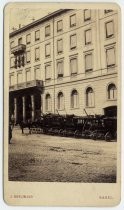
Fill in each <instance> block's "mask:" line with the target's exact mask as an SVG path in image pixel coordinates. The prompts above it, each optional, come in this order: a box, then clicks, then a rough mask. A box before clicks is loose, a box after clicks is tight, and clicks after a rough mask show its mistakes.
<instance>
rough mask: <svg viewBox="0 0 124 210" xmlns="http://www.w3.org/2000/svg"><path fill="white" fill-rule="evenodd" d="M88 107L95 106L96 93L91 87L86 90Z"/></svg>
mask: <svg viewBox="0 0 124 210" xmlns="http://www.w3.org/2000/svg"><path fill="white" fill-rule="evenodd" d="M86 106H88V107H93V106H94V92H93V89H92V88H91V87H88V88H87V90H86Z"/></svg>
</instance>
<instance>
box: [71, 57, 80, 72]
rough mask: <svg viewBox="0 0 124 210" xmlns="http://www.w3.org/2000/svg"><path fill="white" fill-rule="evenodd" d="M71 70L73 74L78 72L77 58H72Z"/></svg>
mask: <svg viewBox="0 0 124 210" xmlns="http://www.w3.org/2000/svg"><path fill="white" fill-rule="evenodd" d="M70 71H71V75H75V74H77V71H78V65H77V58H71V59H70Z"/></svg>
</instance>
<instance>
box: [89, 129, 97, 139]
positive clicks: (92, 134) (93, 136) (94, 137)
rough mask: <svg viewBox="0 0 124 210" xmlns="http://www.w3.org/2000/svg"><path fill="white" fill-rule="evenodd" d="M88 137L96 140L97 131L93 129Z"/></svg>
mask: <svg viewBox="0 0 124 210" xmlns="http://www.w3.org/2000/svg"><path fill="white" fill-rule="evenodd" d="M90 138H91V139H93V140H97V132H96V131H93V132H92V133H91V135H90Z"/></svg>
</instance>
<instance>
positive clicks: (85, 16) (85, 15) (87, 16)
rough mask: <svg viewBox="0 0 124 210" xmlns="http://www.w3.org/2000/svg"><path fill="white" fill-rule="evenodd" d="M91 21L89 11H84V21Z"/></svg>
mask: <svg viewBox="0 0 124 210" xmlns="http://www.w3.org/2000/svg"><path fill="white" fill-rule="evenodd" d="M90 19H91V10H89V9H86V10H84V20H85V21H86V20H90Z"/></svg>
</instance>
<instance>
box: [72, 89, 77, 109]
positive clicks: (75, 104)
mask: <svg viewBox="0 0 124 210" xmlns="http://www.w3.org/2000/svg"><path fill="white" fill-rule="evenodd" d="M77 107H78V92H77V90H73V91H72V93H71V108H77Z"/></svg>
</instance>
